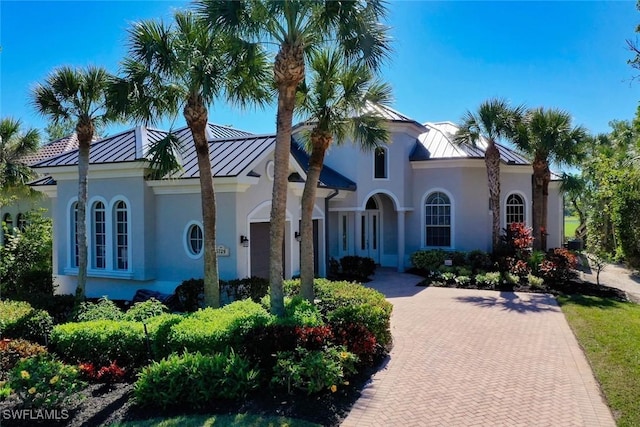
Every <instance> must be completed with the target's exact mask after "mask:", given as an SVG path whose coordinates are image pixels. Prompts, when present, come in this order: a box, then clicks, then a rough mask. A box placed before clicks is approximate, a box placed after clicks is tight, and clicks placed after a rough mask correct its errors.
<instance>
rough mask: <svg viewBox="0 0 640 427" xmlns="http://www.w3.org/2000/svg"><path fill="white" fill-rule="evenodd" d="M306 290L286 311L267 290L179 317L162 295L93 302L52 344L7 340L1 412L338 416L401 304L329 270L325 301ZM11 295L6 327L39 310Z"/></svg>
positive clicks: (92, 419) (83, 418)
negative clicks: (313, 299)
mask: <svg viewBox="0 0 640 427" xmlns="http://www.w3.org/2000/svg"><path fill="white" fill-rule="evenodd" d="M299 289H300V284H299V281H290V282H287V290H288V296H287V297H286V303H285V316H284V317H276V316H273V315H271V314H270V313H269V312H268V311H267V307H268V306H269V298H268V296H264V298H262V299H261V302H260V303H258V302H254V301H252V299H249V298H248V299H245V300H241V301H236V302H233V303H231V304H228V305H226V306H224V307H222V308H220V309H211V308H207V309H199V310H197V311H195V312H193V313H173V314H171V313H167V312H166V311H167V307H165V306H164V305H163V304H162V303H160V302H159V301H154V300H150V301H146V302H141V303H136V304H134V305H133V306H131V307H129V308H128V310H127V311H123V310H122V309H121V308H120V307H119V306H118V305H117V304H114V303H113V302H112V301H109V300H108V299H107V298H102V299H100V300H98V301H95V302H86V303H83V304H82V305H80V306H79V307H78V309H77V310H76V311H75V313H74V316H73V317H72V318H73V319H74V321H72V322H67V323H63V324H59V325H55V326H54V327H53V329H52V330H51V331H50V333H49V334H48V335H47V337H48V338H47V342H46V344H47V346H46V347H45V346H42V345H38V344H35V343H32V342H30V341H25V340H23V339H17V338H18V337H17V338H16V339H12V340H5V341H2V342H1V343H2V344H1V345H0V361H1V362H2V363H3V366H6V369H7V370H9V371H10V375H9V377H8V378H7V379H0V381H2V383H0V396H1V398H0V410H2V409H4V408H10V409H14V408H25V407H32V408H44V407H46V406H47V405H49V406H51V404H55V405H58V406H59V407H64V408H68V409H69V410H70V413H71V419H73V420H74V421H73V422H74V423H75V422H85V423H90V424H91V423H93V424H102V423H107V422H109V423H110V422H114V421H121V420H125V419H142V418H149V417H151V416H157V415H158V414H159V413H161V414H165V415H167V416H172V415H185V414H188V413H189V411H196V412H202V411H204V412H207V413H211V412H246V413H257V414H272V415H275V414H278V415H288V416H291V417H293V418H302V419H306V420H310V421H315V422H320V423H321V424H323V425H334V424H337V423H338V422H339V420H340V418H341V417H342V416H344V415H345V414H346V413H347V411H348V410H349V408H350V406H351V405H352V403H353V402H354V401H355V399H356V398H357V396H358V390H359V389H360V387H362V386H363V385H364V382H365V381H366V379H367V378H368V377H369V376H370V375H371V374H372V373H373V372H374V371H375V370H376V367H377V366H379V363H380V362H381V361H382V360H383V358H384V356H385V354H386V352H387V351H388V349H389V348H390V345H391V334H390V327H389V320H390V315H391V304H390V303H388V302H387V301H386V300H385V298H384V296H383V295H382V294H380V293H379V292H377V291H375V290H372V289H368V288H365V287H363V286H361V285H359V284H355V283H350V282H332V281H329V280H326V279H318V280H317V281H316V295H317V296H318V299H317V304H311V303H310V302H308V301H306V300H303V299H302V298H301V297H300V296H299V295H298V292H299ZM247 294H249V293H247ZM248 296H250V295H248ZM2 303H3V304H5V305H6V306H7V307H11V309H8V310H5V311H2V312H0V319H1V320H0V322H2V323H1V324H2V325H13V324H15V323H16V319H20V318H22V317H24V316H25V315H26V314H28V313H31V312H33V311H34V309H33V308H32V307H30V306H29V304H27V303H25V302H2ZM5 329H6V328H5ZM23 371H24V372H23ZM45 377H46V378H45ZM35 379H38V381H39V382H40V383H41V384H42V387H40V386H38V387H36V386H35V385H33V384H31V383H30V382H29V381H33V380H35ZM62 384H65V385H66V386H65V388H64V391H65V393H63V392H62V391H63V390H62V389H61V388H60V387H61V385H62ZM54 386H55V387H54ZM40 388H42V390H41V389H40ZM66 392H68V393H66ZM186 407H189V408H190V409H188V410H187V412H185V409H183V408H186ZM24 425H28V423H27V424H24ZM60 425H65V423H61V424H60Z"/></svg>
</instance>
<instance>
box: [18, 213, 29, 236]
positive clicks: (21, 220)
mask: <svg viewBox="0 0 640 427" xmlns="http://www.w3.org/2000/svg"><path fill="white" fill-rule="evenodd" d="M16 225H17V226H18V230H20V231H21V232H24V230H25V229H26V228H27V217H26V215H25V214H23V213H19V214H18V216H17V217H16Z"/></svg>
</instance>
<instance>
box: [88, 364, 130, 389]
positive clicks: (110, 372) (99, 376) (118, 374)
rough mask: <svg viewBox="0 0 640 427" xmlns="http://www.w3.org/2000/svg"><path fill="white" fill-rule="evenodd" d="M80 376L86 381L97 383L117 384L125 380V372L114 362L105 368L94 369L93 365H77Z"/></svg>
mask: <svg viewBox="0 0 640 427" xmlns="http://www.w3.org/2000/svg"><path fill="white" fill-rule="evenodd" d="M78 368H79V370H80V376H81V377H82V378H83V379H85V380H88V381H94V382H99V383H108V384H110V383H117V382H122V381H124V380H125V378H126V376H127V372H126V371H125V370H124V369H123V368H121V367H120V366H118V364H117V363H116V362H115V361H114V362H111V364H109V365H107V366H103V367H101V368H100V369H96V367H95V365H94V364H93V363H81V364H80V365H78Z"/></svg>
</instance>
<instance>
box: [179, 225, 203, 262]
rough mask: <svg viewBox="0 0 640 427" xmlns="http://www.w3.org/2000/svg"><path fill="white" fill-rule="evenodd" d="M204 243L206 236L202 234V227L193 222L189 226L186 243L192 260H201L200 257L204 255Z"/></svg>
mask: <svg viewBox="0 0 640 427" xmlns="http://www.w3.org/2000/svg"><path fill="white" fill-rule="evenodd" d="M203 242H204V235H203V233H202V226H201V225H200V224H199V223H196V222H192V223H190V224H189V225H187V232H186V235H185V242H184V243H185V246H186V249H187V254H188V255H189V256H190V257H191V258H199V257H200V255H202V245H203Z"/></svg>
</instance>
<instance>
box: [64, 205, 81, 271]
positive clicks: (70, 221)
mask: <svg viewBox="0 0 640 427" xmlns="http://www.w3.org/2000/svg"><path fill="white" fill-rule="evenodd" d="M77 201H78V196H75V197H72V198H71V199H69V202H68V203H67V209H66V210H65V217H66V218H67V221H66V222H67V229H66V233H65V234H66V236H67V257H66V258H67V262H66V263H65V264H66V266H67V267H66V269H65V272H66V270H67V269H68V270H72V269H75V270H76V274H77V270H78V266H77V265H76V266H74V265H73V263H72V261H71V260H75V258H76V254H75V242H73V239H72V238H71V236H72V234H74V233H75V215H72V214H71V207H72V206H73V204H74V203H76V202H77Z"/></svg>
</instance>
